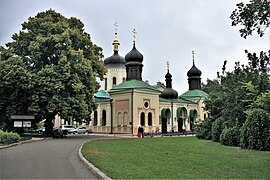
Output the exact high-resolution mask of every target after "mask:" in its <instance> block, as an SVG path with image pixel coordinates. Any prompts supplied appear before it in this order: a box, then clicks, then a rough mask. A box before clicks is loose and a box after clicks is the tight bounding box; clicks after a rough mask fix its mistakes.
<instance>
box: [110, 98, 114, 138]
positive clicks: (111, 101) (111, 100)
mask: <svg viewBox="0 0 270 180" xmlns="http://www.w3.org/2000/svg"><path fill="white" fill-rule="evenodd" d="M112 103H113V99H110V106H111V134H113V104H112Z"/></svg>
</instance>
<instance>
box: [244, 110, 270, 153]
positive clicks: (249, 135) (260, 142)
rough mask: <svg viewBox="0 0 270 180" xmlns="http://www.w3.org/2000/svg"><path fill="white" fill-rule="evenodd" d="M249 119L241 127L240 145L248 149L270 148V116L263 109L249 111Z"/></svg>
mask: <svg viewBox="0 0 270 180" xmlns="http://www.w3.org/2000/svg"><path fill="white" fill-rule="evenodd" d="M247 114H248V116H247V120H246V122H245V123H244V125H243V127H242V128H241V135H240V146H241V147H242V148H247V149H256V150H268V151H269V150H270V118H269V115H268V114H267V112H266V111H264V110H262V109H252V110H250V111H248V112H247Z"/></svg>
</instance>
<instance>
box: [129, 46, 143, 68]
mask: <svg viewBox="0 0 270 180" xmlns="http://www.w3.org/2000/svg"><path fill="white" fill-rule="evenodd" d="M125 60H126V62H131V61H135V62H140V63H142V62H143V55H142V54H141V53H140V52H139V51H138V50H137V49H136V47H135V43H134V44H133V48H132V50H131V51H130V52H129V53H127V55H126V56H125Z"/></svg>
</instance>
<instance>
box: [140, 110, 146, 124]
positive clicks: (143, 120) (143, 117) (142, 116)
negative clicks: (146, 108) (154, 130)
mask: <svg viewBox="0 0 270 180" xmlns="http://www.w3.org/2000/svg"><path fill="white" fill-rule="evenodd" d="M141 126H145V114H144V112H142V113H141Z"/></svg>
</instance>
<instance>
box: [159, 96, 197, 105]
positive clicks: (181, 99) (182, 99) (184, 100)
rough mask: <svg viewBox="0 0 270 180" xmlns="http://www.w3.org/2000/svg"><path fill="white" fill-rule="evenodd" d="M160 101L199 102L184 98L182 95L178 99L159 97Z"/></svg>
mask: <svg viewBox="0 0 270 180" xmlns="http://www.w3.org/2000/svg"><path fill="white" fill-rule="evenodd" d="M159 102H173V103H185V104H197V103H195V102H193V101H190V100H188V99H184V98H182V97H179V98H177V99H164V98H162V97H159Z"/></svg>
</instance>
